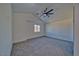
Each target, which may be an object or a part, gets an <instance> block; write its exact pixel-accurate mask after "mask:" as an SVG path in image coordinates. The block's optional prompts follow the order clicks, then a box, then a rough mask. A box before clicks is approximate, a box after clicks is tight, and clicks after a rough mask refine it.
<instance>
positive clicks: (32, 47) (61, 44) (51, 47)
mask: <svg viewBox="0 0 79 59" xmlns="http://www.w3.org/2000/svg"><path fill="white" fill-rule="evenodd" d="M11 55H12V56H72V55H73V43H72V42H66V41H61V40H57V39H52V38H48V37H39V38H34V39H29V40H27V41H24V42H21V43H17V44H14V45H13V49H12V53H11Z"/></svg>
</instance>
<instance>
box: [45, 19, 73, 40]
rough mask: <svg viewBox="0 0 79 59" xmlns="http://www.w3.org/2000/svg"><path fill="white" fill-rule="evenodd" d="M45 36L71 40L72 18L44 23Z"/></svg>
mask: <svg viewBox="0 0 79 59" xmlns="http://www.w3.org/2000/svg"><path fill="white" fill-rule="evenodd" d="M46 29H47V30H46V32H47V36H49V37H53V38H57V39H61V40H66V41H73V19H72V18H71V19H65V20H60V21H55V22H51V23H49V24H47V25H46Z"/></svg>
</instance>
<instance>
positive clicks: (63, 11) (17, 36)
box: [0, 3, 74, 56]
mask: <svg viewBox="0 0 79 59" xmlns="http://www.w3.org/2000/svg"><path fill="white" fill-rule="evenodd" d="M0 8H2V9H0V13H2V14H3V15H4V16H5V17H6V18H5V19H7V20H9V19H11V21H10V20H9V21H10V22H11V23H5V22H4V24H5V25H6V26H5V28H7V26H8V25H10V26H9V27H11V29H7V31H8V30H9V31H8V32H9V34H8V35H12V36H11V37H10V36H8V37H5V38H4V37H2V38H4V39H6V38H7V40H6V41H5V40H2V41H1V42H4V41H5V42H4V43H1V42H0V45H1V48H2V49H1V50H0V55H11V56H73V55H74V45H73V44H74V39H73V4H68V3H63V4H61V3H60V4H57V3H11V4H0ZM2 10H4V11H5V13H4V12H2ZM8 15H9V16H8ZM1 17H2V16H1ZM2 19H4V17H2ZM0 22H3V21H0ZM0 26H1V24H0ZM2 28H3V27H2ZM5 28H4V31H5ZM10 30H11V31H10ZM2 31H3V30H2ZM1 33H2V32H1ZM3 33H4V32H3ZM5 33H7V32H5ZM5 33H4V34H5ZM4 34H3V35H4ZM5 36H7V34H5ZM8 38H9V39H10V38H12V40H9V39H8ZM2 45H4V47H3V46H2ZM5 47H7V48H6V49H5Z"/></svg>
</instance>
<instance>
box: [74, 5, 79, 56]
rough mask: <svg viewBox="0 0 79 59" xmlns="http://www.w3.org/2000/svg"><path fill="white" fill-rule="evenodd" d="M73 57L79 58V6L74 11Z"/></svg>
mask: <svg viewBox="0 0 79 59" xmlns="http://www.w3.org/2000/svg"><path fill="white" fill-rule="evenodd" d="M74 15H75V16H74V55H77V56H79V4H76V5H75V9H74Z"/></svg>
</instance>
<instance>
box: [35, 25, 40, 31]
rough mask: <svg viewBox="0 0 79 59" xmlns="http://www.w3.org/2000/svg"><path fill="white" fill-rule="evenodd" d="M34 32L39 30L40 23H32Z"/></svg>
mask: <svg viewBox="0 0 79 59" xmlns="http://www.w3.org/2000/svg"><path fill="white" fill-rule="evenodd" d="M34 32H40V25H37V24H35V25H34Z"/></svg>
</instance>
